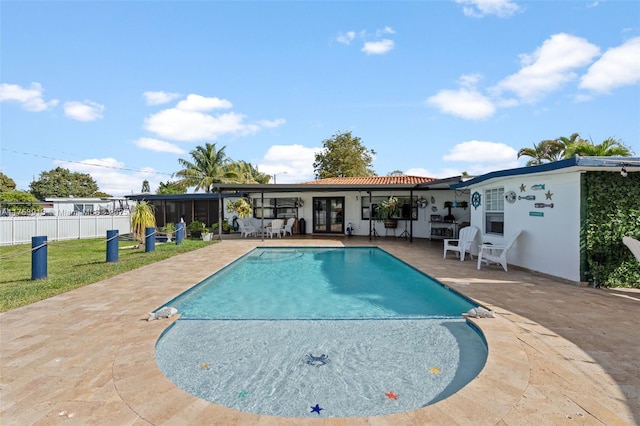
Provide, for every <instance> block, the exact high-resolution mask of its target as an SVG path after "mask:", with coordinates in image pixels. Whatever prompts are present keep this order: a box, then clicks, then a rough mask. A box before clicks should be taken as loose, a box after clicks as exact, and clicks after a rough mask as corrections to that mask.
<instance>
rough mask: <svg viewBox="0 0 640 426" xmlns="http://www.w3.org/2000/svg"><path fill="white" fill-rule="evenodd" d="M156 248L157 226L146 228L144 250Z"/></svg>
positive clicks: (148, 250)
mask: <svg viewBox="0 0 640 426" xmlns="http://www.w3.org/2000/svg"><path fill="white" fill-rule="evenodd" d="M155 249H156V228H153V227H148V228H144V251H145V252H150V251H155Z"/></svg>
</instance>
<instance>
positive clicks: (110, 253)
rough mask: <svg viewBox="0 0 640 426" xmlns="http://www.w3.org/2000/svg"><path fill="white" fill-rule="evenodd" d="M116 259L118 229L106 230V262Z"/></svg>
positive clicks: (115, 260)
mask: <svg viewBox="0 0 640 426" xmlns="http://www.w3.org/2000/svg"><path fill="white" fill-rule="evenodd" d="M117 261H118V230H117V229H110V230H108V231H107V262H117Z"/></svg>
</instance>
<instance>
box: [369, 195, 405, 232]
mask: <svg viewBox="0 0 640 426" xmlns="http://www.w3.org/2000/svg"><path fill="white" fill-rule="evenodd" d="M398 216H400V204H399V201H398V198H396V197H394V196H390V197H389V198H387V199H386V200H384V201H383V202H381V203H380V205H379V206H378V208H377V210H376V212H375V216H374V217H375V220H377V221H378V222H384V226H385V228H395V227H397V226H398V219H397V218H398Z"/></svg>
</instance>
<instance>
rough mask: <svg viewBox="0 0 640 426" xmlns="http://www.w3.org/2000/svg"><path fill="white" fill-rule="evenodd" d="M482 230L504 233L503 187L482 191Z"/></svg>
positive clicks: (489, 232) (488, 232) (490, 232)
mask: <svg viewBox="0 0 640 426" xmlns="http://www.w3.org/2000/svg"><path fill="white" fill-rule="evenodd" d="M484 232H485V233H487V234H498V235H504V188H492V189H486V190H485V191H484Z"/></svg>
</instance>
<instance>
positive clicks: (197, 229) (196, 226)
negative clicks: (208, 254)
mask: <svg viewBox="0 0 640 426" xmlns="http://www.w3.org/2000/svg"><path fill="white" fill-rule="evenodd" d="M206 230H207V226H206V225H205V224H204V223H202V222H200V221H199V220H194V221H193V222H191V223H190V224H188V225H187V231H189V232H190V233H191V237H192V238H200V237H201V236H202V233H203V232H206Z"/></svg>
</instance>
